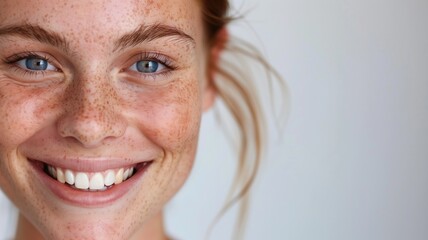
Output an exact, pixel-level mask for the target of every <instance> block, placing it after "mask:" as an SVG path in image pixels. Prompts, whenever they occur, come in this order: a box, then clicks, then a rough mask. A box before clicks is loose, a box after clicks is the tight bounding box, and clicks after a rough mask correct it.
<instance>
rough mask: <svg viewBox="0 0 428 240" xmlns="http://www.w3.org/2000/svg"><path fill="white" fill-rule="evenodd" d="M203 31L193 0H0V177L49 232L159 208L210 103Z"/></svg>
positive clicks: (75, 235) (130, 221) (144, 220)
mask: <svg viewBox="0 0 428 240" xmlns="http://www.w3.org/2000/svg"><path fill="white" fill-rule="evenodd" d="M203 39H204V36H203V24H202V17H201V10H200V8H199V4H198V3H197V1H187V0H158V1H152V0H141V1H136V0H126V1H125V0H121V1H108V0H103V1H100V0H97V1H66V0H64V1H59V0H43V1H41V0H40V1H37V0H33V1H32V0H25V1H24V0H22V1H16V0H13V1H12V0H3V1H1V2H0V116H1V118H2V121H1V122H0V132H1V138H0V186H1V188H2V189H3V190H4V191H5V193H6V194H7V195H8V196H9V197H10V199H11V200H12V201H13V202H14V203H15V204H16V205H17V206H18V208H19V209H20V210H21V213H22V214H23V215H24V216H25V217H26V218H27V219H28V220H29V221H30V222H31V223H32V224H33V225H34V226H36V228H37V229H38V230H39V231H40V232H41V233H43V235H44V237H46V238H47V239H66V238H71V239H127V238H130V237H131V236H135V235H133V234H137V232H138V231H140V229H142V228H143V225H145V224H148V223H149V222H150V221H151V219H153V218H154V217H155V216H157V215H159V213H160V211H161V209H162V206H163V205H164V204H165V203H166V202H167V201H168V200H169V199H170V198H171V197H172V195H174V193H176V191H177V190H178V189H179V188H180V186H181V185H182V184H183V182H184V180H185V179H186V177H187V176H188V173H189V171H190V169H191V166H192V163H193V160H194V156H195V151H196V146H197V139H198V131H199V125H200V118H201V113H202V111H203V110H204V109H206V108H208V107H209V106H210V104H211V103H212V99H213V97H212V93H211V90H210V89H209V87H208V84H206V75H207V74H206V71H207V70H206V65H207V64H206V62H207V61H206V56H207V55H206V52H207V51H206V46H205V45H204V41H203ZM132 172H133V173H132ZM127 175H131V176H130V177H129V176H128V177H127Z"/></svg>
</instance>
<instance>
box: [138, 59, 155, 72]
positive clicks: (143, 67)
mask: <svg viewBox="0 0 428 240" xmlns="http://www.w3.org/2000/svg"><path fill="white" fill-rule="evenodd" d="M158 67H159V64H158V63H157V62H155V61H139V62H138V63H137V70H138V71H140V72H143V73H154V72H156V71H157V70H158Z"/></svg>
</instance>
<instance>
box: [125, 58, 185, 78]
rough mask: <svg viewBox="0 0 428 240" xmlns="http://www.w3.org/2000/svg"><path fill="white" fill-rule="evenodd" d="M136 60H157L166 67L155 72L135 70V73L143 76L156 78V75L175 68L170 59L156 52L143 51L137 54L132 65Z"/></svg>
mask: <svg viewBox="0 0 428 240" xmlns="http://www.w3.org/2000/svg"><path fill="white" fill-rule="evenodd" d="M138 61H155V62H158V63H160V64H162V65H164V66H165V68H166V70H164V71H161V72H156V73H142V72H137V74H139V75H141V76H144V77H151V78H156V77H158V76H163V75H166V74H168V73H170V72H171V71H173V70H176V69H177V66H175V65H174V63H173V62H172V60H171V59H170V58H169V57H167V56H165V55H163V54H160V53H158V52H143V53H141V54H140V55H139V57H138V59H137V61H135V62H133V63H132V65H134V64H135V63H137V62H138ZM132 65H131V66H132ZM128 68H129V67H128Z"/></svg>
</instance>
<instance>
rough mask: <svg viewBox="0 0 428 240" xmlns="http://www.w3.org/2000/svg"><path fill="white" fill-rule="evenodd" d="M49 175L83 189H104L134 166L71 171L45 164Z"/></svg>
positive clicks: (129, 174)
mask: <svg viewBox="0 0 428 240" xmlns="http://www.w3.org/2000/svg"><path fill="white" fill-rule="evenodd" d="M47 169H48V172H49V175H51V177H53V178H55V179H56V180H58V181H59V182H61V183H68V184H69V185H71V186H74V187H75V188H78V189H83V190H88V189H89V190H106V189H107V187H109V186H111V185H113V184H119V183H121V182H123V181H125V180H126V179H128V178H130V177H131V176H132V175H133V174H134V171H135V169H134V167H130V168H125V169H124V168H120V169H114V170H113V169H111V170H107V171H104V172H91V173H86V172H73V171H72V170H69V169H61V168H57V167H53V166H49V165H48V166H47Z"/></svg>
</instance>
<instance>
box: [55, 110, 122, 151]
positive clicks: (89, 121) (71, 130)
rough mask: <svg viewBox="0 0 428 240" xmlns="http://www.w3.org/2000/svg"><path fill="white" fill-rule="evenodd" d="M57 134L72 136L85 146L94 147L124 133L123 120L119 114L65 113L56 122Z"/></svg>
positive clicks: (66, 136)
mask: <svg viewBox="0 0 428 240" xmlns="http://www.w3.org/2000/svg"><path fill="white" fill-rule="evenodd" d="M57 127H58V134H59V135H60V136H61V137H63V138H73V139H75V140H77V141H78V142H80V143H81V144H82V145H84V146H85V147H96V146H99V145H100V144H102V143H103V142H104V141H105V140H106V139H112V138H118V137H120V136H122V135H124V134H125V130H126V124H125V121H124V120H123V119H122V118H121V117H120V116H119V115H117V116H114V117H113V116H102V115H101V116H93V117H92V118H89V117H85V118H82V117H78V116H73V115H71V114H70V115H66V116H64V117H63V118H62V119H60V120H59V122H58V126H57Z"/></svg>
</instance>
